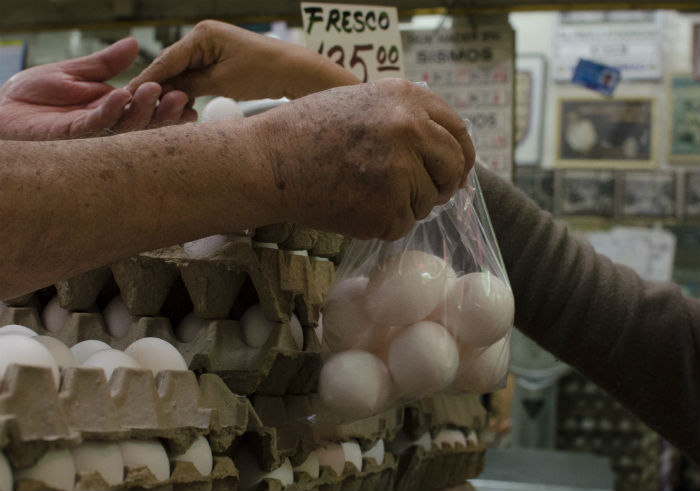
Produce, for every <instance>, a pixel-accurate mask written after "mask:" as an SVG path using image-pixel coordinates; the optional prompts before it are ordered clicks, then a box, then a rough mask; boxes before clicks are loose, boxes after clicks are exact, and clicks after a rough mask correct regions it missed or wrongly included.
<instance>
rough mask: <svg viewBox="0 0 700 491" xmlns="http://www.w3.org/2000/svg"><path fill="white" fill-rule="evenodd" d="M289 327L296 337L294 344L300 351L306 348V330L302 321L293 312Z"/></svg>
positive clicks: (293, 336) (294, 337)
mask: <svg viewBox="0 0 700 491" xmlns="http://www.w3.org/2000/svg"><path fill="white" fill-rule="evenodd" d="M289 329H290V331H291V332H292V338H293V339H294V344H296V347H297V349H298V350H299V351H301V350H303V349H304V331H303V329H302V328H301V322H300V321H299V318H298V317H297V315H296V314H295V313H293V312H292V316H291V318H290V319H289Z"/></svg>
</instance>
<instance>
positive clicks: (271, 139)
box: [255, 79, 475, 240]
mask: <svg viewBox="0 0 700 491" xmlns="http://www.w3.org/2000/svg"><path fill="white" fill-rule="evenodd" d="M255 118H259V121H258V124H257V125H256V126H258V128H259V131H263V132H264V134H265V136H264V137H263V138H264V139H266V141H267V143H268V145H267V152H268V155H267V157H268V159H269V161H270V163H271V165H272V169H273V175H274V180H275V183H274V184H275V186H276V187H277V189H278V190H279V193H280V196H281V197H282V199H283V205H284V209H285V210H287V213H288V215H289V216H287V217H286V219H287V220H288V221H290V222H295V223H301V224H304V225H307V226H310V227H315V228H319V229H324V230H332V231H335V232H339V233H342V234H346V235H350V236H353V237H359V238H374V237H378V238H381V239H385V240H395V239H397V238H399V237H401V236H403V235H404V234H405V233H406V232H408V230H409V229H410V227H411V226H412V225H413V223H414V222H415V221H416V220H419V219H422V218H424V217H426V216H427V215H428V214H429V213H430V210H431V209H432V208H433V207H434V206H436V205H439V204H442V203H445V202H447V201H448V200H449V198H450V197H451V196H452V195H453V194H454V192H455V191H456V190H457V188H458V187H459V186H461V185H464V183H465V182H466V176H467V173H468V172H469V170H470V169H471V168H472V166H473V164H474V158H475V154H474V147H473V145H472V142H471V140H470V138H469V135H468V134H467V129H466V126H465V124H464V122H463V121H462V119H461V118H460V117H459V115H458V114H457V113H456V112H455V111H454V110H453V109H452V108H450V107H449V106H448V105H447V103H446V102H445V101H444V100H443V99H441V98H440V97H438V96H437V95H435V94H433V93H432V92H430V91H429V90H427V89H424V88H421V87H419V86H417V85H415V84H413V83H410V82H406V81H403V80H398V79H386V80H381V81H378V82H371V83H368V84H362V85H353V86H347V87H339V88H335V89H330V90H327V91H323V92H318V93H316V94H312V95H310V96H306V97H303V98H301V99H298V100H296V101H293V102H290V103H289V104H285V105H283V106H280V107H278V108H276V109H274V110H271V111H268V112H266V113H263V114H261V115H259V116H255Z"/></svg>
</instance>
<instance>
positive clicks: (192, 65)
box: [126, 36, 202, 94]
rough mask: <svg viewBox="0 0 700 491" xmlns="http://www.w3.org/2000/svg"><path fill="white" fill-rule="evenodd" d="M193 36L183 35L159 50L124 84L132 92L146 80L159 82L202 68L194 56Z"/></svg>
mask: <svg viewBox="0 0 700 491" xmlns="http://www.w3.org/2000/svg"><path fill="white" fill-rule="evenodd" d="M195 47H196V45H195V40H194V36H185V37H184V38H182V39H181V40H180V41H178V42H176V43H175V44H173V45H171V46H169V47H168V48H166V49H164V50H163V51H161V52H160V54H159V55H158V56H157V57H156V59H155V60H153V62H152V63H151V64H150V65H149V66H147V67H146V68H144V69H143V71H142V72H141V73H140V74H138V75H137V76H136V77H134V78H133V79H132V80H131V81H130V82H129V83H128V84H127V86H126V89H127V90H128V91H129V92H131V93H132V94H133V93H135V91H136V89H137V88H138V87H139V86H140V85H142V84H144V83H146V82H156V83H161V82H164V81H166V80H169V79H171V78H173V77H175V76H176V75H178V74H180V73H182V72H184V71H186V70H188V69H199V68H202V66H201V64H200V63H199V62H198V61H197V60H195V59H194V57H195V56H196V55H195V53H194V49H195Z"/></svg>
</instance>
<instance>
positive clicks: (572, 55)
mask: <svg viewBox="0 0 700 491" xmlns="http://www.w3.org/2000/svg"><path fill="white" fill-rule="evenodd" d="M592 14H600V15H575V13H569V14H567V13H560V14H559V15H558V17H557V21H556V23H555V26H554V36H553V46H552V48H553V51H552V77H553V78H554V80H556V81H557V82H568V81H570V80H571V77H572V75H573V72H574V68H575V67H576V65H577V64H578V61H579V60H580V59H582V58H583V59H586V60H593V61H596V62H598V63H602V64H604V65H609V66H613V67H616V68H617V69H619V70H620V73H621V78H622V80H658V79H660V78H661V76H662V73H663V72H662V68H663V50H662V49H663V42H662V41H663V28H662V22H661V16H660V14H659V12H637V13H635V12H632V13H630V15H625V14H626V13H624V12H617V13H615V15H609V14H612V13H595V12H593V13H592Z"/></svg>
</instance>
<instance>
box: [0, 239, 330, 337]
mask: <svg viewBox="0 0 700 491" xmlns="http://www.w3.org/2000/svg"><path fill="white" fill-rule="evenodd" d="M246 239H247V241H246ZM334 272H335V266H334V264H333V262H332V261H330V260H327V258H325V257H321V256H312V257H309V256H308V255H300V254H296V253H294V251H288V250H283V249H273V248H268V247H253V245H252V243H251V242H250V239H249V238H246V237H239V236H234V237H233V238H232V239H231V240H230V241H229V242H227V243H226V244H224V245H223V246H221V247H220V248H219V249H217V250H216V251H214V252H213V253H212V254H211V255H209V256H206V257H192V256H190V255H188V254H187V253H186V252H185V250H184V249H183V247H182V246H174V247H170V248H165V249H159V250H156V251H151V252H148V253H144V254H140V255H137V256H133V257H129V258H127V259H123V260H121V261H117V262H115V263H113V264H111V265H110V266H109V267H108V268H100V269H97V270H94V271H89V272H87V273H84V274H81V275H78V276H76V277H73V278H71V279H69V280H66V281H62V282H59V283H57V284H56V285H55V290H56V295H57V296H58V300H59V304H60V306H61V307H62V308H64V309H66V310H70V311H88V310H90V309H91V308H92V306H93V305H94V304H95V301H96V299H97V298H98V296H99V294H100V292H101V291H102V289H103V288H105V285H107V284H108V283H109V281H110V278H113V280H114V282H115V283H116V286H117V287H118V290H119V292H120V294H121V296H122V298H123V299H124V302H125V303H126V306H127V308H128V310H129V313H130V314H131V315H133V316H157V315H159V314H160V311H161V309H162V307H163V305H164V303H165V302H166V300H167V298H168V295H169V294H170V293H171V288H173V285H175V284H176V281H182V283H183V284H184V288H185V290H186V293H187V295H188V299H189V301H190V302H191V304H192V308H193V311H194V313H195V314H196V315H197V316H198V317H200V318H203V319H226V318H228V316H229V312H230V311H231V309H232V307H233V305H234V302H235V300H236V298H237V295H238V293H239V291H240V289H241V287H242V286H243V284H244V283H245V281H246V280H247V279H248V278H250V280H251V282H252V284H253V286H254V288H255V290H256V292H257V295H258V298H259V301H260V303H261V306H262V308H263V311H264V312H265V315H266V316H267V318H268V319H270V320H272V321H276V322H287V321H289V319H290V317H291V315H292V313H293V312H294V310H295V309H296V310H297V316H298V317H299V320H300V322H301V323H302V325H305V326H314V325H316V324H317V323H318V316H319V312H320V309H321V305H322V304H323V300H324V298H325V294H326V292H327V290H328V287H329V286H330V283H331V281H332V279H333V275H334ZM32 299H33V295H32V294H28V295H24V296H22V297H18V298H14V299H10V300H7V301H6V302H5V303H6V304H7V305H8V306H10V307H28V306H31V304H32Z"/></svg>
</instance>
